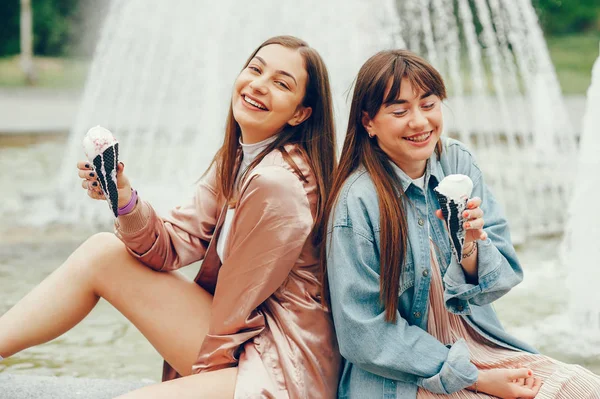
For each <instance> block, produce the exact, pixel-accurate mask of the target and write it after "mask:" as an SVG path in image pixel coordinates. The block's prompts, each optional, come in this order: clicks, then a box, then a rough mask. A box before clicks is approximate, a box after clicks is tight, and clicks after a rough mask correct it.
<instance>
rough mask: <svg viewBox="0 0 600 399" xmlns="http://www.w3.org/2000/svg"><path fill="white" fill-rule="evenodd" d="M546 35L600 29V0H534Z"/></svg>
mask: <svg viewBox="0 0 600 399" xmlns="http://www.w3.org/2000/svg"><path fill="white" fill-rule="evenodd" d="M532 3H533V5H534V7H535V8H536V10H537V13H538V16H539V18H540V22H541V24H542V26H543V29H544V32H545V33H546V35H550V36H552V35H563V34H568V33H580V32H592V31H596V32H598V31H600V1H599V0H533V1H532Z"/></svg>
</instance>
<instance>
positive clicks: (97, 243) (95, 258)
mask: <svg viewBox="0 0 600 399" xmlns="http://www.w3.org/2000/svg"><path fill="white" fill-rule="evenodd" d="M130 259H131V255H130V254H129V252H128V251H127V248H126V247H125V244H123V243H122V242H121V240H119V239H118V238H117V237H116V236H115V235H114V234H112V233H106V232H103V233H97V234H94V235H93V236H91V237H90V238H88V239H87V240H86V241H85V242H84V243H83V244H81V245H80V246H79V248H77V249H76V250H75V252H74V253H73V254H72V255H71V256H70V257H69V259H68V260H67V262H66V263H67V264H68V265H69V266H72V267H75V268H77V270H78V271H79V272H81V273H83V274H84V276H85V277H86V278H91V279H95V278H96V276H98V275H101V276H104V277H107V276H108V275H110V274H111V270H114V269H115V268H116V267H118V266H121V267H122V265H123V263H126V261H127V260H130Z"/></svg>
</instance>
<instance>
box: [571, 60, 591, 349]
mask: <svg viewBox="0 0 600 399" xmlns="http://www.w3.org/2000/svg"><path fill="white" fill-rule="evenodd" d="M598 110H600V56H599V57H598V59H597V60H596V62H595V63H594V67H593V69H592V83H591V85H590V87H589V89H588V91H587V103H586V109H585V115H584V117H583V132H582V134H581V140H580V146H579V147H580V150H579V160H578V165H577V172H576V174H574V175H573V176H572V178H573V180H575V181H576V183H575V187H574V190H573V198H572V200H571V203H570V208H569V213H568V218H569V219H568V224H567V227H566V231H565V240H564V243H563V256H562V261H563V264H564V265H565V266H566V267H567V268H568V271H569V274H568V278H567V286H568V288H569V290H570V295H569V298H570V304H569V314H570V315H571V316H572V319H573V322H574V325H576V326H577V327H576V329H577V330H578V331H580V332H581V331H583V332H585V331H587V332H589V333H590V334H591V335H592V336H595V338H596V344H600V337H598V335H599V334H598V333H599V332H600V293H599V291H598V282H599V281H600V268H599V267H597V265H598V264H599V263H600V246H599V245H598V241H599V240H600V213H598V210H597V208H596V200H597V199H598V196H599V195H600V189H598V172H600V158H599V157H598V153H600V128H599V126H600V114H598Z"/></svg>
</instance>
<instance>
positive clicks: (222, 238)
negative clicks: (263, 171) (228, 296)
mask: <svg viewBox="0 0 600 399" xmlns="http://www.w3.org/2000/svg"><path fill="white" fill-rule="evenodd" d="M276 139H277V135H275V136H271V137H269V138H267V139H265V140H263V141H259V142H258V143H254V144H244V143H242V140H241V138H240V145H241V146H242V164H241V165H240V169H239V172H238V175H237V178H236V184H237V180H238V179H239V178H240V176H241V175H242V173H244V171H245V170H246V168H248V166H250V164H251V163H252V161H254V160H255V159H256V157H257V156H258V154H260V153H261V152H262V151H263V150H264V149H265V148H267V146H268V145H269V144H271V143H272V142H273V141H275V140H276ZM234 215H235V208H229V209H227V213H226V214H225V221H223V227H222V229H221V234H220V235H219V238H218V239H217V254H218V255H219V258H220V259H221V262H223V254H224V251H225V244H227V239H228V238H229V230H230V229H231V221H232V220H233V216H234Z"/></svg>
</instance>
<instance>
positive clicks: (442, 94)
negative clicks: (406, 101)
mask: <svg viewBox="0 0 600 399" xmlns="http://www.w3.org/2000/svg"><path fill="white" fill-rule="evenodd" d="M390 72H391V73H389V75H391V76H390V77H389V78H388V79H386V80H387V81H389V79H390V78H391V79H392V86H391V87H390V91H389V92H388V93H387V96H385V99H384V100H383V104H389V103H391V102H393V101H395V100H397V99H398V98H399V97H400V85H401V82H402V79H406V80H408V81H409V82H410V84H411V86H412V87H413V88H414V89H415V90H419V91H421V92H422V93H431V94H435V95H436V96H438V97H439V98H440V100H443V99H445V98H446V87H445V86H444V81H443V80H442V77H441V76H440V74H439V73H438V72H437V71H436V70H435V69H433V67H431V66H430V65H428V64H421V63H416V62H414V60H410V59H406V58H396V59H395V60H394V62H393V64H392V66H391V71H390Z"/></svg>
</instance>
